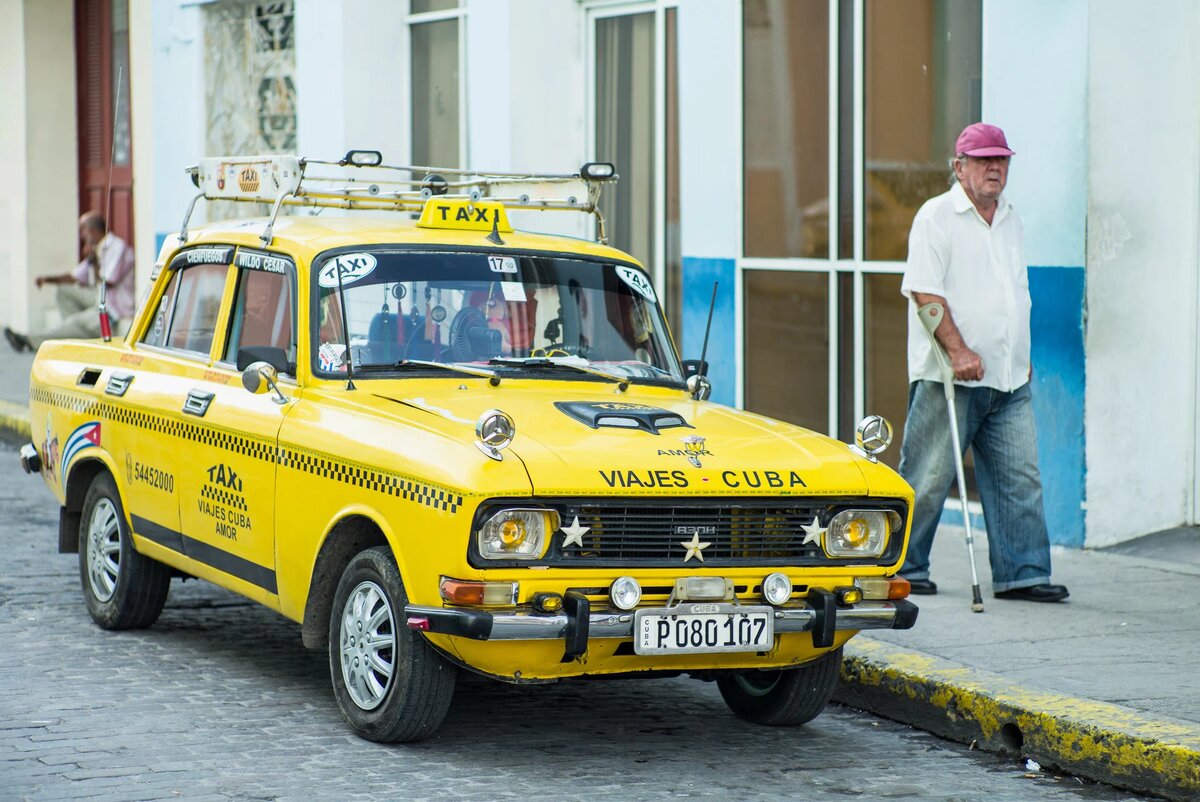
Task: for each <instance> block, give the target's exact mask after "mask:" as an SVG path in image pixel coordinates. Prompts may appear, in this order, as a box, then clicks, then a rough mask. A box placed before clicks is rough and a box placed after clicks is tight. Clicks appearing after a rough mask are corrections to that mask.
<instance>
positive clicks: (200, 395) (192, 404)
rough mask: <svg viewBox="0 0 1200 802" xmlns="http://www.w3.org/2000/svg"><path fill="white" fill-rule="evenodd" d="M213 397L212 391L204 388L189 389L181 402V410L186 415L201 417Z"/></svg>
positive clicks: (206, 410)
mask: <svg viewBox="0 0 1200 802" xmlns="http://www.w3.org/2000/svg"><path fill="white" fill-rule="evenodd" d="M213 398H214V395H213V393H209V392H205V391H204V390H189V391H188V394H187V400H186V401H184V402H183V411H184V412H185V413H187V414H188V415H195V416H196V417H197V418H203V417H204V413H205V412H208V405H209V404H211V403H212V400H213Z"/></svg>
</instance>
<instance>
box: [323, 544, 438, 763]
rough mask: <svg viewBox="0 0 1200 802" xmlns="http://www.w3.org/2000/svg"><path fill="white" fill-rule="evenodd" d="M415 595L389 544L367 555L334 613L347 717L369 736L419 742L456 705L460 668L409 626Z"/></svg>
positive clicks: (346, 580) (338, 683)
mask: <svg viewBox="0 0 1200 802" xmlns="http://www.w3.org/2000/svg"><path fill="white" fill-rule="evenodd" d="M407 602H408V596H407V595H406V594H405V592H404V585H403V583H402V582H401V581H400V571H399V570H398V569H397V568H396V561H395V560H394V559H393V558H392V554H391V551H390V550H389V549H388V548H387V547H386V546H376V547H375V548H370V549H366V550H365V551H362V552H359V554H357V555H356V556H355V557H354V559H352V560H351V561H350V564H349V565H347V566H346V570H345V571H344V572H343V573H342V578H341V581H339V582H338V587H337V592H336V594H335V595H334V599H333V615H331V616H330V618H329V672H330V675H331V678H332V680H333V695H334V697H335V698H336V699H337V703H338V707H339V708H340V709H341V711H342V716H343V717H344V718H345V719H346V722H347V723H348V724H349V725H350V726H351V727H352V728H353V729H354V731H355V732H356V733H358V734H359V735H361V736H362V737H363V738H366V739H367V740H369V741H379V742H381V743H399V742H408V741H419V740H421V739H423V738H427V737H429V736H430V735H432V734H433V733H434V731H436V730H437V728H438V727H439V726H440V725H441V723H442V720H443V719H445V717H446V713H447V712H448V711H449V709H450V700H451V698H453V696H454V684H455V677H456V673H457V672H456V670H455V668H454V666H452V665H451V664H449V663H447V662H446V661H445V660H444V659H442V657H441V655H439V654H438V653H437V652H436V651H434V650H433V648H432V647H431V646H430V645H429V644H428V643H427V642H426V641H425V638H424V637H423V636H421V635H418V634H417V633H415V632H413V631H412V630H410V629H409V628H408V625H407V620H406V619H405V617H404V605H405V604H406V603H407Z"/></svg>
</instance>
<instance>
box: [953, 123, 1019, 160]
mask: <svg viewBox="0 0 1200 802" xmlns="http://www.w3.org/2000/svg"><path fill="white" fill-rule="evenodd" d="M954 153H955V154H956V155H958V156H1012V155H1013V151H1012V150H1010V149H1009V147H1008V140H1007V139H1005V138H1004V132H1003V131H1001V130H1000V129H999V128H997V127H996V126H994V125H988V124H987V123H973V124H971V125H968V126H967V127H966V128H964V129H963V131H962V133H961V134H959V135H958V141H957V142H955V143H954Z"/></svg>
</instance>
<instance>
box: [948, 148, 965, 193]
mask: <svg viewBox="0 0 1200 802" xmlns="http://www.w3.org/2000/svg"><path fill="white" fill-rule="evenodd" d="M966 160H967V154H965V153H959V154H957V155H954V156H951V157H950V158H949V159H947V160H946V163H947V164H949V165H950V180H949V181H948V182H947V183H948V184H949V185H950V186H954V182H955V181H957V180H958V173H956V172H954V165H956V164H958V163H959V162H962V161H966Z"/></svg>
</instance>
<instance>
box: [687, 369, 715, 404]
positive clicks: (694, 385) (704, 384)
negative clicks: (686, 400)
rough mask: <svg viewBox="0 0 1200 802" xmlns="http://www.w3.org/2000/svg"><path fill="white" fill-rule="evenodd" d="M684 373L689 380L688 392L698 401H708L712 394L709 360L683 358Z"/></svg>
mask: <svg viewBox="0 0 1200 802" xmlns="http://www.w3.org/2000/svg"><path fill="white" fill-rule="evenodd" d="M683 375H684V378H685V379H686V380H687V388H688V392H689V393H691V394H692V398H694V399H696V400H697V401H707V400H708V397H709V396H710V395H712V382H710V381H709V380H708V360H707V359H705V360H699V359H685V360H683Z"/></svg>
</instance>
